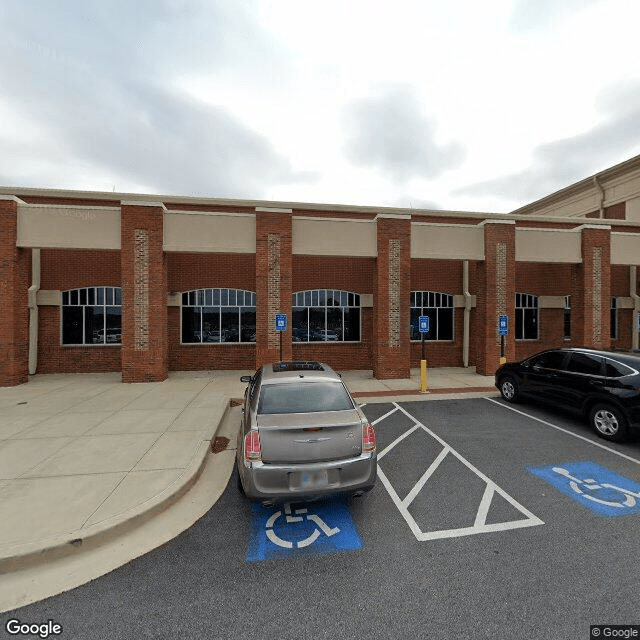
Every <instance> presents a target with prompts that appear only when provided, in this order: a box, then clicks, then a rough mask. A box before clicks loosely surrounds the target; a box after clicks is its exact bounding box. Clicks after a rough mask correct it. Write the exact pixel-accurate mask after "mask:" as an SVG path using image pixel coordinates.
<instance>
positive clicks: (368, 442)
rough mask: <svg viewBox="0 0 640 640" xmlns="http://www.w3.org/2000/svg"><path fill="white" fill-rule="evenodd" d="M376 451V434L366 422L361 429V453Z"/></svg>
mask: <svg viewBox="0 0 640 640" xmlns="http://www.w3.org/2000/svg"><path fill="white" fill-rule="evenodd" d="M375 450H376V432H375V431H374V430H373V427H372V426H371V425H370V424H369V423H368V422H367V424H365V425H363V427H362V453H373V452H374V451H375Z"/></svg>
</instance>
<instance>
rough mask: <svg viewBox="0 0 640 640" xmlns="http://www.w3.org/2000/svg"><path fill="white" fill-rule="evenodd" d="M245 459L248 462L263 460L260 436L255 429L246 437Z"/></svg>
mask: <svg viewBox="0 0 640 640" xmlns="http://www.w3.org/2000/svg"><path fill="white" fill-rule="evenodd" d="M244 459H245V460H246V461H247V462H255V461H256V460H261V459H262V451H261V450H260V435H259V434H258V432H257V431H256V430H255V429H251V431H249V433H247V435H246V436H245V437H244Z"/></svg>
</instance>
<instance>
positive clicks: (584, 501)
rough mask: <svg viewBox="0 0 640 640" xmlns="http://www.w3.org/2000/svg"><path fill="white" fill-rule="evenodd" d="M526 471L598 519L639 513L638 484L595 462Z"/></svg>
mask: <svg viewBox="0 0 640 640" xmlns="http://www.w3.org/2000/svg"><path fill="white" fill-rule="evenodd" d="M527 471H528V472H529V473H533V474H534V475H536V476H538V477H539V478H542V479H543V480H545V481H546V482H548V483H549V484H551V485H553V486H554V487H555V488H556V489H558V490H560V491H562V493H564V494H565V495H567V496H569V497H570V498H573V499H574V500H575V501H576V502H579V503H580V504H581V505H582V506H584V507H587V508H588V509H591V511H593V512H594V513H596V514H597V515H599V516H628V515H631V514H634V513H640V484H639V483H637V482H634V481H633V480H629V478H625V477H624V476H620V475H618V474H617V473H614V472H613V471H609V469H605V468H604V467H601V466H600V465H599V464H596V463H595V462H586V461H583V462H566V463H563V464H550V465H547V466H546V467H527Z"/></svg>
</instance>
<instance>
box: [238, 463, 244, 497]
mask: <svg viewBox="0 0 640 640" xmlns="http://www.w3.org/2000/svg"><path fill="white" fill-rule="evenodd" d="M236 487H238V491H239V492H240V495H242V496H244V495H246V493H245V491H244V487H243V486H242V479H241V478H240V471H238V469H237V468H236Z"/></svg>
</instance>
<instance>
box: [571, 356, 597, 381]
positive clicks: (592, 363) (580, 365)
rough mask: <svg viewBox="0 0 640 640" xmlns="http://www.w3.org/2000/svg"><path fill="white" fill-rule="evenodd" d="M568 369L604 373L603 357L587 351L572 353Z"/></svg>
mask: <svg viewBox="0 0 640 640" xmlns="http://www.w3.org/2000/svg"><path fill="white" fill-rule="evenodd" d="M567 370H568V371H573V372H575V373H586V374H590V375H596V376H600V375H602V358H599V357H597V356H590V355H587V354H586V353H572V354H571V359H570V360H569V366H568V367H567Z"/></svg>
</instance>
